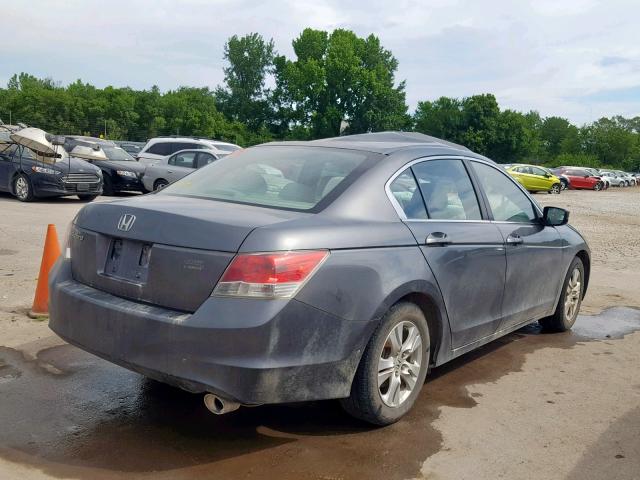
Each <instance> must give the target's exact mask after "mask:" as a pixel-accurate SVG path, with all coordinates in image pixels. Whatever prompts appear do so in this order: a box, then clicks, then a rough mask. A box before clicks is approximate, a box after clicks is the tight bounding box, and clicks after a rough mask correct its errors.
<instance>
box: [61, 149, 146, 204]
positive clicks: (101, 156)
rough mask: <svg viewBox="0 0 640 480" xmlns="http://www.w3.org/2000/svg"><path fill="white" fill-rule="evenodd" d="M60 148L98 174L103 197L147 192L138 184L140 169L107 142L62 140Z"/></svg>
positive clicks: (140, 183) (130, 157)
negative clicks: (118, 193)
mask: <svg viewBox="0 0 640 480" xmlns="http://www.w3.org/2000/svg"><path fill="white" fill-rule="evenodd" d="M65 138H66V140H65V144H64V147H65V149H66V150H67V152H69V155H71V156H72V157H75V158H81V159H83V160H86V161H88V162H91V163H92V164H94V165H96V166H97V167H99V168H100V169H101V170H102V176H103V187H102V189H103V193H104V194H105V195H114V194H115V193H117V192H125V191H126V192H142V193H146V192H147V190H146V189H145V188H144V185H143V184H142V180H141V178H142V174H143V173H144V170H145V167H144V165H140V164H139V163H138V162H136V161H135V159H134V158H133V157H132V156H131V155H129V154H128V153H127V152H125V151H124V150H123V149H122V148H120V147H118V146H117V145H116V144H115V143H113V142H112V141H110V140H102V139H100V138H91V137H76V136H67V137H65Z"/></svg>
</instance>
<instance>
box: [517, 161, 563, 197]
mask: <svg viewBox="0 0 640 480" xmlns="http://www.w3.org/2000/svg"><path fill="white" fill-rule="evenodd" d="M507 172H509V174H510V175H511V176H512V177H513V178H515V179H516V180H517V181H518V182H519V183H520V184H521V185H522V186H523V187H524V188H526V189H527V190H528V191H529V192H549V193H560V192H561V191H562V182H561V181H560V179H559V178H558V177H556V176H555V175H554V174H553V173H551V172H550V171H548V170H545V169H544V168H541V167H538V166H536V165H525V164H517V165H513V166H511V167H509V168H507Z"/></svg>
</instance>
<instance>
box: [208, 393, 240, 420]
mask: <svg viewBox="0 0 640 480" xmlns="http://www.w3.org/2000/svg"><path fill="white" fill-rule="evenodd" d="M204 405H205V406H206V407H207V409H208V410H209V411H210V412H211V413H215V414H216V415H224V414H225V413H229V412H233V411H235V410H237V409H239V408H240V406H241V405H240V404H239V403H238V402H234V401H232V400H227V399H226V398H222V397H219V396H218V395H214V394H213V393H207V394H206V395H205V396H204Z"/></svg>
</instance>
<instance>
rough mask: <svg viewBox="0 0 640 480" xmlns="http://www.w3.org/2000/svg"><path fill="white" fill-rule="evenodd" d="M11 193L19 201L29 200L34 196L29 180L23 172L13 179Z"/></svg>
mask: <svg viewBox="0 0 640 480" xmlns="http://www.w3.org/2000/svg"><path fill="white" fill-rule="evenodd" d="M13 193H14V195H15V196H16V198H17V199H18V200H20V201H21V202H31V201H33V199H34V198H35V197H34V195H33V187H32V186H31V181H30V180H29V177H27V176H26V175H25V174H24V173H21V174H20V175H18V176H17V177H16V178H15V180H14V181H13Z"/></svg>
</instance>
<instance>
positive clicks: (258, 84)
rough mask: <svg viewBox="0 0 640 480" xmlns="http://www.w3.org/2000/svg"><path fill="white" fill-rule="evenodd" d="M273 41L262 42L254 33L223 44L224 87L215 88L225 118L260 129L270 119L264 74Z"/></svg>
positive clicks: (270, 64) (269, 63)
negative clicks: (226, 64) (225, 65)
mask: <svg viewBox="0 0 640 480" xmlns="http://www.w3.org/2000/svg"><path fill="white" fill-rule="evenodd" d="M273 58H274V44H273V40H269V41H268V42H267V41H265V40H264V39H263V38H262V36H260V35H259V34H257V33H251V34H249V35H245V36H243V37H238V36H237V35H234V36H232V37H231V38H230V39H229V40H228V41H227V43H226V44H225V46H224V59H225V60H226V61H227V62H228V64H229V65H228V66H227V67H225V68H224V81H225V86H224V87H218V88H217V89H216V100H217V105H218V108H219V109H220V111H222V112H223V113H224V114H225V115H226V116H227V117H228V118H230V119H232V120H235V121H239V122H242V123H245V124H246V125H247V126H248V127H249V128H252V129H259V128H261V127H262V126H264V125H265V123H266V122H267V121H268V120H269V118H270V113H269V112H270V105H269V101H268V93H269V92H268V90H267V89H265V81H266V78H267V75H268V74H270V73H271V72H272V70H273Z"/></svg>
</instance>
